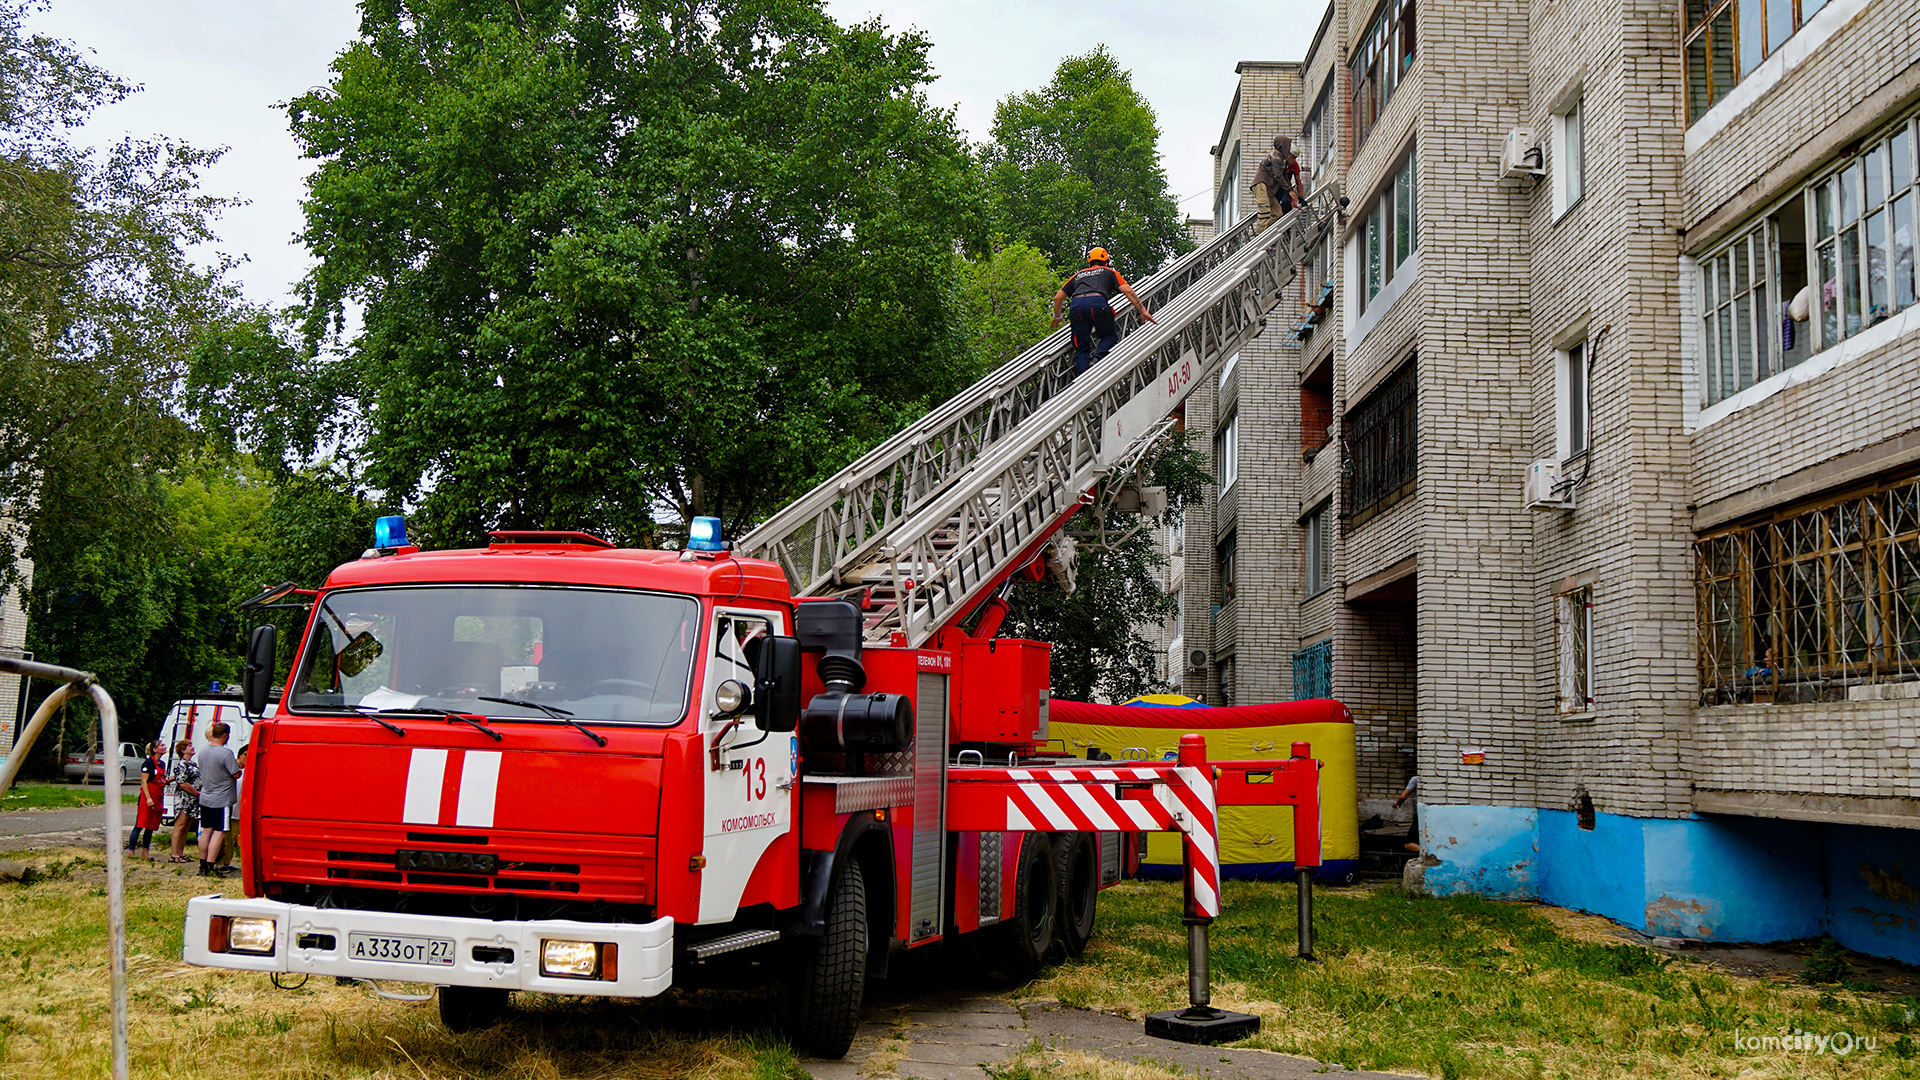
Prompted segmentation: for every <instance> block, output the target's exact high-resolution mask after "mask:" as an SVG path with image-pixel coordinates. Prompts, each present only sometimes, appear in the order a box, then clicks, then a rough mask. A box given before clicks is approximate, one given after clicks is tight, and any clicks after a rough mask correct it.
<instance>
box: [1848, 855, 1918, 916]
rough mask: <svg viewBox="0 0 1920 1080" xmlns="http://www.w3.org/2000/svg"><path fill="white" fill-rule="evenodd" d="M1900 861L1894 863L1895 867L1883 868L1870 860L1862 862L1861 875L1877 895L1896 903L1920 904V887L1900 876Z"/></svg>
mask: <svg viewBox="0 0 1920 1080" xmlns="http://www.w3.org/2000/svg"><path fill="white" fill-rule="evenodd" d="M1900 866H1901V864H1900V863H1894V864H1893V869H1891V870H1882V869H1880V868H1879V867H1877V866H1875V865H1873V864H1872V863H1870V862H1863V863H1861V864H1860V876H1861V877H1862V878H1865V879H1866V882H1867V888H1869V889H1871V890H1873V894H1874V895H1875V896H1880V897H1885V898H1886V899H1888V900H1891V901H1893V902H1894V903H1896V904H1908V905H1916V906H1920V888H1915V887H1914V886H1913V885H1912V884H1910V883H1908V882H1907V881H1906V880H1905V879H1903V878H1902V877H1901V876H1900Z"/></svg>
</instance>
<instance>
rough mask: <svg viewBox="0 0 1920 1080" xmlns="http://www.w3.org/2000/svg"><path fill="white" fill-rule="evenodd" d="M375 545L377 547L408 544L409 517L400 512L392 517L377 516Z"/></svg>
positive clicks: (374, 532)
mask: <svg viewBox="0 0 1920 1080" xmlns="http://www.w3.org/2000/svg"><path fill="white" fill-rule="evenodd" d="M373 546H374V547H376V548H397V547H405V546H407V519H406V518H404V517H401V516H400V515H398V514H395V515H394V516H392V517H383V518H375V519H374V521H373Z"/></svg>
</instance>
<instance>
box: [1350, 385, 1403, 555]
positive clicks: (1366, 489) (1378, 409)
mask: <svg viewBox="0 0 1920 1080" xmlns="http://www.w3.org/2000/svg"><path fill="white" fill-rule="evenodd" d="M1414 367H1415V364H1414V361H1413V360H1411V359H1410V360H1408V361H1407V362H1406V363H1405V364H1402V365H1401V367H1400V370H1399V371H1398V372H1396V373H1394V374H1393V375H1392V376H1390V377H1389V378H1388V379H1387V381H1386V383H1385V384H1384V385H1382V386H1381V387H1380V388H1379V389H1378V390H1375V391H1374V392H1373V393H1371V394H1368V395H1367V397H1366V400H1364V401H1362V402H1361V403H1360V405H1359V407H1357V408H1354V409H1349V410H1348V411H1347V415H1346V419H1345V422H1344V423H1343V424H1342V425H1341V432H1340V437H1341V441H1342V442H1343V443H1344V444H1345V447H1346V457H1345V460H1344V463H1343V472H1344V473H1345V475H1344V477H1343V478H1342V480H1343V489H1344V490H1343V497H1342V499H1341V500H1340V506H1341V512H1342V514H1343V515H1344V516H1345V517H1346V519H1347V521H1348V522H1349V524H1351V525H1356V526H1357V525H1359V524H1360V523H1362V522H1364V521H1366V520H1367V519H1369V518H1371V517H1373V516H1374V515H1376V514H1379V513H1381V512H1382V511H1384V510H1386V509H1388V508H1389V507H1391V506H1393V505H1394V504H1395V503H1398V502H1399V501H1400V500H1401V499H1404V498H1406V497H1407V496H1408V495H1410V494H1412V493H1413V485H1414V477H1415V471H1416V464H1417V453H1416V449H1417V448H1416V445H1415V444H1416V441H1417V440H1416V438H1415V436H1416V434H1417V431H1416V416H1415V408H1414V405H1415V403H1414Z"/></svg>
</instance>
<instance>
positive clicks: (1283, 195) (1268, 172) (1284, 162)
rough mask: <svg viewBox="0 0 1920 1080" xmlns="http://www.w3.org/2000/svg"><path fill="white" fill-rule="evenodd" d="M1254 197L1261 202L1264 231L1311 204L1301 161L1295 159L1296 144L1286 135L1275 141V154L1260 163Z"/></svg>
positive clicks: (1255, 180) (1254, 186)
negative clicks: (1302, 185) (1300, 206)
mask: <svg viewBox="0 0 1920 1080" xmlns="http://www.w3.org/2000/svg"><path fill="white" fill-rule="evenodd" d="M1253 193H1254V196H1255V197H1256V198H1258V199H1259V200H1260V226H1259V228H1260V231H1262V232H1265V231H1266V229H1267V227H1268V226H1270V225H1272V224H1273V223H1274V222H1276V221H1279V220H1280V215H1282V214H1284V213H1287V212H1288V211H1290V210H1292V209H1293V208H1294V207H1296V206H1299V205H1300V204H1301V203H1303V202H1306V201H1307V197H1306V193H1305V192H1304V191H1303V190H1302V188H1301V186H1300V160H1299V159H1298V158H1296V157H1294V156H1293V140H1292V139H1289V138H1287V137H1286V136H1285V135H1282V136H1280V137H1279V138H1277V139H1275V140H1273V153H1271V154H1268V155H1267V156H1266V157H1264V158H1261V159H1260V168H1259V170H1258V171H1256V172H1255V173H1254V174H1253Z"/></svg>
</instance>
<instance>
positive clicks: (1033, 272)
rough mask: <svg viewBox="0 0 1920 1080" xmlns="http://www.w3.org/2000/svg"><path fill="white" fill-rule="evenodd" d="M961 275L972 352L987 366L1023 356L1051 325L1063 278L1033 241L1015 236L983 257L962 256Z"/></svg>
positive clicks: (961, 289)
mask: <svg viewBox="0 0 1920 1080" xmlns="http://www.w3.org/2000/svg"><path fill="white" fill-rule="evenodd" d="M957 278H958V280H959V283H960V297H961V303H962V305H963V307H964V310H965V312H966V318H967V328H968V337H969V340H970V343H971V345H972V349H973V355H974V357H975V359H976V360H977V361H978V362H979V363H980V364H981V365H982V366H984V367H992V366H996V365H999V364H1002V363H1005V362H1006V361H1008V360H1011V359H1013V358H1014V357H1016V356H1019V355H1020V354H1021V353H1023V352H1026V351H1027V350H1028V349H1030V348H1032V347H1033V346H1034V345H1035V344H1036V343H1037V342H1039V341H1040V339H1042V338H1044V337H1046V336H1047V334H1048V332H1049V331H1050V330H1051V329H1052V328H1051V326H1050V325H1049V324H1050V319H1051V314H1052V310H1053V293H1054V290H1055V289H1057V288H1058V287H1059V281H1058V279H1057V278H1056V277H1055V276H1054V273H1053V268H1052V267H1050V266H1048V265H1047V257H1046V255H1045V254H1043V253H1042V252H1041V251H1040V249H1038V248H1036V247H1034V246H1033V245H1031V244H1023V243H1020V242H1019V241H1015V242H1013V243H1008V244H1002V245H1000V246H999V247H996V248H994V250H993V254H991V255H988V256H984V257H982V258H977V259H966V258H962V259H960V260H959V269H958V274H957Z"/></svg>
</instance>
